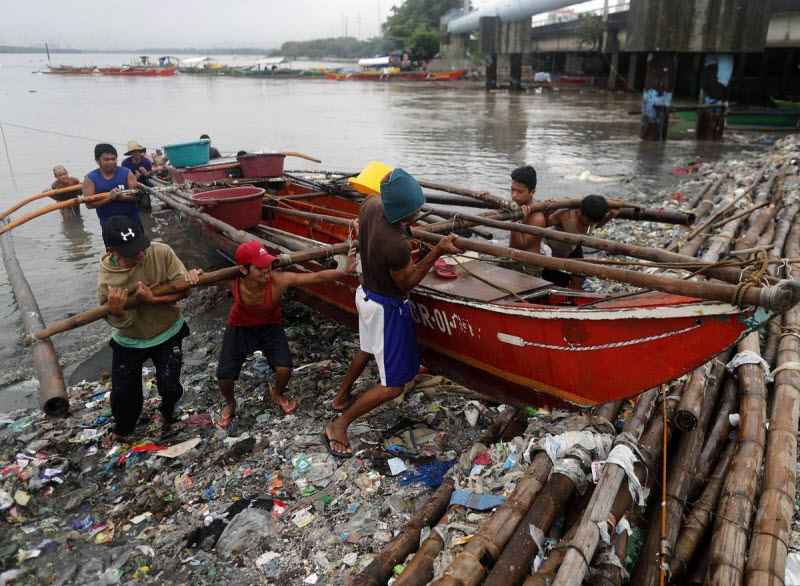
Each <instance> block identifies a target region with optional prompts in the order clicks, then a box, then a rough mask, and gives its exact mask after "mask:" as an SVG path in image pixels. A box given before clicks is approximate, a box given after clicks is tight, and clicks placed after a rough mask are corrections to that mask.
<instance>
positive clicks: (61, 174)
mask: <svg viewBox="0 0 800 586" xmlns="http://www.w3.org/2000/svg"><path fill="white" fill-rule="evenodd" d="M53 176H54V177H55V178H56V180H55V181H53V184H52V185H51V186H50V189H64V188H65V187H72V186H73V185H79V184H80V179H78V178H77V177H70V175H69V173H67V170H66V169H65V168H64V165H56V166H55V167H53ZM80 194H81V192H80V191H73V192H71V193H62V194H60V195H51V196H50V197H51V198H53V199H54V200H56V201H66V200H68V199H74V198H76V197H78V196H79V195H80ZM80 215H81V208H80V206H76V205H75V206H69V207H66V208H61V217H62V218H74V217H76V216H80Z"/></svg>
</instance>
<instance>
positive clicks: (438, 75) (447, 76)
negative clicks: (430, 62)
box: [325, 69, 468, 81]
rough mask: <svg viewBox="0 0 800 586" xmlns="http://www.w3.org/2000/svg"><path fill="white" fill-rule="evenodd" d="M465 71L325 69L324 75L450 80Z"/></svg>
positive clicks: (355, 78) (348, 78)
mask: <svg viewBox="0 0 800 586" xmlns="http://www.w3.org/2000/svg"><path fill="white" fill-rule="evenodd" d="M467 71H468V70H467V69H458V70H456V71H436V72H433V71H398V72H396V73H395V72H388V73H386V72H383V71H380V70H374V69H372V70H366V71H357V72H353V73H334V72H331V71H326V72H325V76H326V77H327V78H328V79H335V80H336V81H452V80H454V79H458V78H459V77H461V76H462V75H464V74H466V73H467Z"/></svg>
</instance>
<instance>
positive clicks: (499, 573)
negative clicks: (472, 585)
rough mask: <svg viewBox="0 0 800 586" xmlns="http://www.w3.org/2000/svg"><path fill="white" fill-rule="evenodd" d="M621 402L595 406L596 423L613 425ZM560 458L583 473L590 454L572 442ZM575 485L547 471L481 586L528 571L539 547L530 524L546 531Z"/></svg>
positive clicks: (505, 581) (516, 578) (498, 584)
mask: <svg viewBox="0 0 800 586" xmlns="http://www.w3.org/2000/svg"><path fill="white" fill-rule="evenodd" d="M623 402H624V401H621V400H620V401H612V402H610V403H606V404H604V405H601V406H599V407H597V408H595V409H594V412H593V418H595V419H596V420H598V423H599V424H600V425H608V426H610V427H611V428H612V429H613V424H612V423H611V421H612V420H613V419H615V418H616V416H617V414H618V412H619V410H620V408H621V407H622V404H623ZM564 458H565V459H569V460H570V461H572V462H574V463H575V464H574V465H575V466H577V467H578V468H579V469H580V470H581V471H582V473H583V474H584V475H586V474H588V472H589V465H590V464H589V463H590V462H591V454H589V453H588V451H587V450H586V449H585V448H583V447H581V446H575V447H574V448H573V449H572V450H570V452H569V453H567V454H566V455H565V456H564ZM576 488H577V487H576V485H575V480H574V479H573V478H570V477H569V476H568V475H564V474H562V473H559V472H557V471H556V470H553V471H551V473H550V478H549V479H548V480H547V484H546V485H545V487H544V488H543V489H542V492H541V493H540V494H539V496H538V497H536V500H535V501H534V502H533V505H532V506H531V508H530V510H529V511H528V513H527V515H526V516H525V518H524V519H523V520H522V522H521V523H520V524H519V526H518V527H517V530H516V532H515V533H514V535H513V537H512V538H511V540H510V541H509V542H508V544H507V545H506V547H505V549H504V550H503V553H502V554H501V556H500V558H499V559H498V560H497V563H496V564H495V565H494V567H493V568H492V570H491V572H490V573H489V576H487V578H486V580H485V581H484V586H492V585H496V586H503V585H507V584H519V583H520V582H521V581H522V579H523V578H524V577H525V574H527V573H528V569H529V567H530V561H531V559H532V558H533V557H534V556H535V555H536V554H537V552H538V550H539V547H538V544H537V543H536V542H535V541H534V539H533V537H532V536H531V527H532V526H533V527H536V528H538V529H539V530H540V531H541V532H542V534H543V535H544V534H546V533H547V532H548V530H549V529H550V527H551V525H552V524H553V522H554V521H555V520H556V519H557V518H558V517H559V516H561V514H563V511H564V507H565V506H566V504H567V502H568V501H569V500H570V499H571V498H572V495H573V494H574V492H575V490H576Z"/></svg>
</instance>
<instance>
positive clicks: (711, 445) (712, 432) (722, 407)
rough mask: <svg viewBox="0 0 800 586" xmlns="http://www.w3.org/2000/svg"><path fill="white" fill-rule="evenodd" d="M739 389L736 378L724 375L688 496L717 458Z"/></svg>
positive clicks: (733, 410) (695, 489)
mask: <svg viewBox="0 0 800 586" xmlns="http://www.w3.org/2000/svg"><path fill="white" fill-rule="evenodd" d="M738 399H739V389H738V386H737V384H736V378H735V377H733V376H726V377H725V382H724V383H723V384H722V391H721V393H720V396H719V397H718V398H717V409H716V412H715V414H714V420H713V421H712V422H711V424H710V425H709V427H708V431H707V432H706V439H705V443H704V444H703V449H702V450H701V451H700V455H699V456H698V458H697V470H696V472H695V474H694V478H693V479H692V489H691V490H690V491H689V496H690V498H691V497H692V496H694V495H695V494H697V491H698V490H699V489H700V488H701V487H702V486H703V484H704V483H705V482H706V479H707V478H708V474H709V472H711V469H712V468H713V467H714V463H715V462H716V461H717V458H719V455H720V452H721V451H722V447H723V446H724V445H725V442H726V441H727V437H728V434H729V433H730V431H731V427H733V426H732V425H731V417H730V416H731V415H732V414H733V413H736V411H737V410H738V409H739V400H738Z"/></svg>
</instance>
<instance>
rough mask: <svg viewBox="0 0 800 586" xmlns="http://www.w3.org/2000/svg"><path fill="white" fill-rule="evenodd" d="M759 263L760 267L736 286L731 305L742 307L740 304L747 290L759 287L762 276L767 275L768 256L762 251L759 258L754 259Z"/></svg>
mask: <svg viewBox="0 0 800 586" xmlns="http://www.w3.org/2000/svg"><path fill="white" fill-rule="evenodd" d="M757 260H760V261H761V266H760V267H758V268H757V269H756V270H754V271H753V274H752V275H750V277H749V278H748V279H747V280H746V281H742V282H741V283H739V284H738V285H736V289H734V290H733V304H734V305H736V306H738V307H744V304H743V303H742V299H744V294H745V293H746V292H747V290H748V289H750V288H751V287H758V286H760V285H761V279H762V277H764V275H766V274H767V272H768V270H769V256H768V255H767V252H766V251H764V250H762V251H761V258H760V259H756V260H754V261H753V262H756V261H757Z"/></svg>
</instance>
